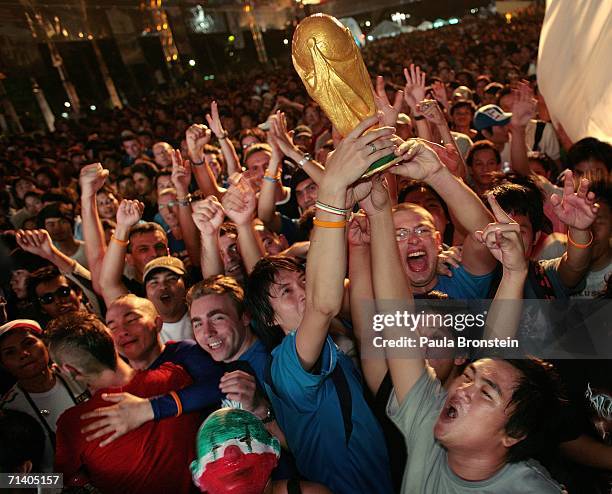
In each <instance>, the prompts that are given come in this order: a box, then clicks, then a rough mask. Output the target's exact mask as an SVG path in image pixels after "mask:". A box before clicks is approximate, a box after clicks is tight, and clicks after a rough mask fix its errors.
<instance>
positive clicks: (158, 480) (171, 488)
mask: <svg viewBox="0 0 612 494" xmlns="http://www.w3.org/2000/svg"><path fill="white" fill-rule="evenodd" d="M189 384H191V378H190V377H189V375H188V374H187V373H186V372H185V371H184V370H183V368H182V367H179V366H177V365H175V364H171V363H165V364H162V365H161V366H160V367H159V368H157V369H155V370H144V371H140V372H138V373H137V374H136V375H135V376H134V378H133V379H132V380H131V381H130V382H129V383H127V384H126V385H125V386H123V387H121V388H107V389H103V390H99V391H97V392H96V394H95V395H94V396H93V397H92V398H91V399H90V400H89V401H86V402H84V403H81V404H79V405H77V406H75V407H72V408H69V409H68V410H66V411H65V412H64V413H63V414H62V415H61V416H60V418H59V420H58V422H57V436H56V441H57V443H56V454H55V471H56V472H62V473H63V474H64V482H65V483H66V485H71V484H74V483H78V482H75V481H74V480H73V479H74V478H75V477H77V478H78V477H79V476H80V472H79V471H84V473H85V476H86V477H87V478H88V479H89V481H90V482H91V484H93V485H94V486H95V487H97V488H98V489H100V490H101V491H102V492H112V493H119V492H125V493H128V492H129V493H139V492H142V493H146V494H155V493H160V494H162V493H168V492H172V493H186V492H197V489H196V488H195V486H194V485H193V482H192V480H191V473H190V471H189V463H190V462H191V461H192V460H193V459H194V458H195V439H196V433H197V430H198V427H199V426H200V424H201V422H202V419H201V417H200V415H199V414H197V413H189V414H185V415H181V416H180V417H173V418H167V419H163V420H160V421H159V422H155V421H149V422H147V423H146V424H144V425H142V426H140V427H139V428H138V429H135V430H133V431H130V432H128V433H127V434H125V435H123V436H121V437H120V438H119V439H116V440H115V441H113V442H112V443H110V444H109V445H107V446H104V447H100V446H99V444H100V441H102V440H103V439H104V438H105V437H107V436H104V437H102V438H99V439H96V440H94V441H91V442H87V441H86V440H85V437H86V435H85V434H82V433H81V429H82V428H83V427H84V426H85V425H87V424H89V423H91V422H93V421H94V420H96V419H91V420H81V418H80V417H81V415H82V414H84V413H86V412H90V411H93V410H95V409H96V408H100V407H104V406H109V402H108V401H104V400H103V399H102V398H101V393H103V392H104V393H118V392H127V393H131V394H133V395H136V396H140V397H141V398H150V397H152V396H158V395H163V394H166V393H168V392H170V391H176V390H179V389H181V388H183V387H185V386H187V385H189ZM77 474H79V475H77Z"/></svg>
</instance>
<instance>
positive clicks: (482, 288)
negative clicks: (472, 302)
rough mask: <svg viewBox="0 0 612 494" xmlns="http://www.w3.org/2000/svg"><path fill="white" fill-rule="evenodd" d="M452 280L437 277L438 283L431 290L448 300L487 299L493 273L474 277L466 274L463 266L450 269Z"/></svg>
mask: <svg viewBox="0 0 612 494" xmlns="http://www.w3.org/2000/svg"><path fill="white" fill-rule="evenodd" d="M451 272H452V273H453V276H452V278H451V277H449V276H438V283H436V286H434V287H433V290H438V291H440V292H442V293H446V294H447V295H448V296H449V298H454V299H459V300H469V299H479V298H487V295H488V293H489V286H490V285H491V280H492V279H493V272H490V273H489V274H484V275H481V276H476V275H473V274H470V273H468V272H467V271H466V270H465V268H464V267H463V266H459V267H458V268H452V269H451Z"/></svg>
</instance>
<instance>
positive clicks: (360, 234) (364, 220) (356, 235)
mask: <svg viewBox="0 0 612 494" xmlns="http://www.w3.org/2000/svg"><path fill="white" fill-rule="evenodd" d="M348 243H349V245H350V246H352V247H365V246H368V245H370V222H369V221H368V217H367V216H366V215H365V214H363V213H357V214H354V215H353V218H352V219H351V221H350V223H349V229H348Z"/></svg>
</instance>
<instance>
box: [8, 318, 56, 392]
mask: <svg viewBox="0 0 612 494" xmlns="http://www.w3.org/2000/svg"><path fill="white" fill-rule="evenodd" d="M0 365H1V366H2V367H3V368H4V369H5V370H6V371H7V372H8V373H9V374H10V375H12V376H13V377H14V378H15V379H17V380H18V381H19V380H22V379H31V378H33V377H36V376H38V375H40V374H42V373H43V372H45V370H46V369H47V367H48V366H49V352H48V351H47V347H46V346H45V344H44V343H43V341H42V340H41V339H40V338H38V337H37V336H35V335H33V334H32V333H31V332H30V331H29V330H28V329H25V328H16V329H13V330H11V331H9V332H8V333H7V334H5V335H4V336H3V337H2V338H1V339H0Z"/></svg>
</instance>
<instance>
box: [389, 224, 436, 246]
mask: <svg viewBox="0 0 612 494" xmlns="http://www.w3.org/2000/svg"><path fill="white" fill-rule="evenodd" d="M433 232H434V231H433V230H432V229H431V228H428V227H426V226H417V227H416V228H398V229H397V230H395V240H397V241H398V242H402V241H403V240H408V237H409V236H410V234H411V233H414V234H415V235H416V236H417V237H419V238H422V237H427V236H429V235H431V234H432V233H433Z"/></svg>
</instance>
